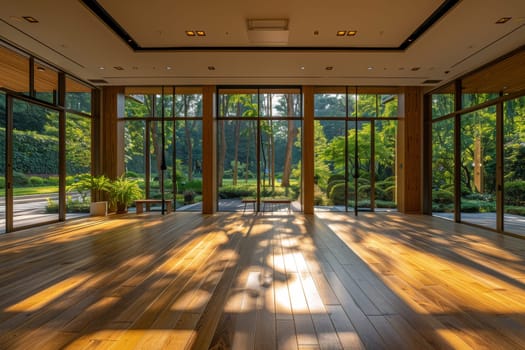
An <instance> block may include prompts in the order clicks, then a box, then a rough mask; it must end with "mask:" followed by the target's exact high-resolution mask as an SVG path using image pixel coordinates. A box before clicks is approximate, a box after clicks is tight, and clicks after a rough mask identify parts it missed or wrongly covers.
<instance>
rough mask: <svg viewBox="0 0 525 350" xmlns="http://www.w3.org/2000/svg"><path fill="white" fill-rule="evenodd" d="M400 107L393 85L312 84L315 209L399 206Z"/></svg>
mask: <svg viewBox="0 0 525 350" xmlns="http://www.w3.org/2000/svg"><path fill="white" fill-rule="evenodd" d="M398 113H399V111H398V92H397V90H396V89H392V88H374V87H364V88H340V87H339V88H337V87H333V88H330V87H319V88H316V89H315V95H314V118H315V119H316V120H315V141H314V142H315V146H314V147H315V155H314V156H315V182H316V184H315V196H314V201H315V205H316V210H348V209H350V208H353V209H358V210H375V209H378V208H382V209H394V208H397V204H396V196H395V193H396V171H395V169H396V164H395V162H396V161H395V159H396V156H395V155H396V144H397V117H398Z"/></svg>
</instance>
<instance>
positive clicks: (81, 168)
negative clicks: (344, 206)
mask: <svg viewBox="0 0 525 350" xmlns="http://www.w3.org/2000/svg"><path fill="white" fill-rule="evenodd" d="M90 174H91V118H88V117H85V116H81V115H76V114H73V113H67V114H66V184H67V185H68V187H69V186H70V185H71V184H72V183H73V182H74V181H78V180H80V179H81V178H82V177H86V176H89V175H90ZM56 181H57V183H58V177H57V178H56ZM90 197H91V189H90V188H87V187H86V188H77V189H76V190H75V191H70V192H68V193H67V197H66V218H73V217H78V216H83V215H88V214H89V204H90Z"/></svg>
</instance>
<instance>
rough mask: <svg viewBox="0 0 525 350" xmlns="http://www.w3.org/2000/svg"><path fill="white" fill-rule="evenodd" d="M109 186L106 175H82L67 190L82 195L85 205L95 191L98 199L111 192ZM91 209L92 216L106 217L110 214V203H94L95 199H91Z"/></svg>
mask: <svg viewBox="0 0 525 350" xmlns="http://www.w3.org/2000/svg"><path fill="white" fill-rule="evenodd" d="M109 185H110V182H109V179H108V178H107V177H105V176H104V175H100V176H91V175H90V174H80V175H79V176H78V178H77V180H76V181H75V182H73V183H72V184H71V185H70V186H69V187H68V188H67V191H68V192H71V191H76V192H77V193H78V194H79V195H80V198H81V202H82V203H84V202H86V200H87V198H88V197H89V196H90V194H93V193H92V192H93V191H95V193H94V195H95V197H96V198H98V197H100V193H101V192H109V189H110V188H109ZM89 209H90V210H89V212H90V214H91V216H105V215H107V212H108V202H107V201H93V197H91V202H90V206H89Z"/></svg>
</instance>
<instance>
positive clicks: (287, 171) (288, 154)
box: [281, 95, 299, 187]
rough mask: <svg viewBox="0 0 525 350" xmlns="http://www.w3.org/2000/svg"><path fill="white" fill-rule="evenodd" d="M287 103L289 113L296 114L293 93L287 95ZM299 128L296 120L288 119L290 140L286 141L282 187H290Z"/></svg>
mask: <svg viewBox="0 0 525 350" xmlns="http://www.w3.org/2000/svg"><path fill="white" fill-rule="evenodd" d="M286 99H287V105H288V115H294V114H293V112H294V108H293V97H292V96H291V95H287V97H286ZM298 132H299V130H297V128H296V127H295V121H294V120H288V140H287V141H286V150H285V155H284V169H283V179H282V181H281V187H289V186H290V175H291V173H292V151H293V143H294V140H295V138H296V137H297V134H298Z"/></svg>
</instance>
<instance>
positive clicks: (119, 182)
mask: <svg viewBox="0 0 525 350" xmlns="http://www.w3.org/2000/svg"><path fill="white" fill-rule="evenodd" d="M109 197H110V203H111V206H112V207H114V208H116V209H117V213H118V212H123V211H125V210H127V207H128V206H130V205H131V204H133V202H134V201H135V200H136V199H140V198H142V197H143V193H142V190H141V189H140V186H139V182H138V181H137V180H131V179H128V178H126V177H125V176H124V175H122V176H121V177H118V178H117V179H115V180H113V181H111V184H110V186H109Z"/></svg>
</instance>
